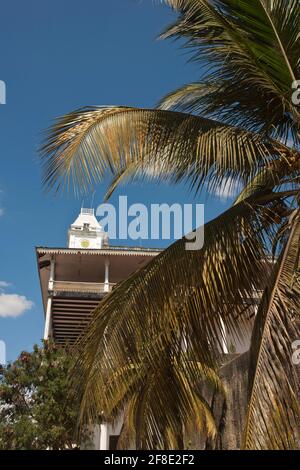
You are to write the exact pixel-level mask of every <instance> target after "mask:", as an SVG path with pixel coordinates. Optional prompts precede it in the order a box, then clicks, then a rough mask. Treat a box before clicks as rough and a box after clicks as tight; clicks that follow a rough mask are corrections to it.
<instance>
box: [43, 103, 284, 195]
mask: <svg viewBox="0 0 300 470" xmlns="http://www.w3.org/2000/svg"><path fill="white" fill-rule="evenodd" d="M41 152H42V155H43V158H44V184H45V185H46V186H48V187H50V188H53V187H55V188H56V189H58V188H59V187H60V186H63V185H67V186H69V184H70V183H71V182H73V183H74V186H75V187H77V189H79V190H86V189H87V188H89V187H91V186H92V185H93V184H95V183H98V182H101V181H103V178H104V176H105V175H107V174H110V175H111V176H113V177H117V178H118V177H120V176H121V175H122V177H128V176H130V177H131V178H137V177H139V178H141V177H142V176H144V177H148V178H153V177H157V178H159V179H160V180H169V181H172V182H177V181H185V182H188V184H189V185H190V187H191V188H193V189H194V190H198V189H199V188H200V187H201V185H202V183H203V181H204V180H205V179H209V180H210V181H211V182H213V183H214V184H215V185H217V184H218V183H220V181H221V180H222V178H223V177H224V176H228V175H231V176H233V177H236V178H244V179H245V178H247V177H249V175H252V173H255V171H256V169H257V168H258V167H259V165H261V164H262V163H263V162H266V161H267V160H268V159H271V158H278V157H279V156H280V154H281V151H280V146H279V145H277V144H276V143H274V142H270V141H268V140H265V139H264V138H261V137H260V136H259V135H257V134H254V133H249V132H246V131H243V130H240V129H238V128H233V127H230V126H226V125H224V124H221V123H219V122H217V121H212V120H209V119H202V118H200V117H197V116H192V115H188V114H183V113H176V112H171V111H160V110H151V109H135V108H126V107H111V108H101V107H98V108H97V107H96V108H87V109H81V110H78V111H75V112H73V113H70V114H68V115H66V116H64V117H62V118H60V119H58V120H57V121H56V123H55V124H54V125H53V127H52V128H51V129H50V130H49V133H48V135H47V140H46V142H45V144H44V145H43V147H42V149H41Z"/></svg>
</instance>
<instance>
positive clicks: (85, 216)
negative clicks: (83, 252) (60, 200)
mask: <svg viewBox="0 0 300 470" xmlns="http://www.w3.org/2000/svg"><path fill="white" fill-rule="evenodd" d="M104 246H106V247H107V246H108V236H107V234H106V233H105V232H104V230H103V229H102V226H101V225H100V224H99V222H98V220H97V219H96V217H95V214H94V209H81V211H80V214H79V216H78V217H77V219H76V220H75V222H74V223H73V224H72V225H71V227H70V229H69V232H68V247H69V248H79V249H93V250H101V248H103V247H104Z"/></svg>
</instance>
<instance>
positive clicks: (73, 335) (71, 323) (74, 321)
mask: <svg viewBox="0 0 300 470" xmlns="http://www.w3.org/2000/svg"><path fill="white" fill-rule="evenodd" d="M159 252H160V250H158V249H147V248H134V247H124V246H123V247H117V246H109V240H108V237H107V234H106V233H105V232H104V231H103V229H102V227H101V225H100V224H99V222H98V221H97V219H96V217H95V215H94V210H93V209H81V212H80V214H79V216H78V217H77V219H76V220H75V222H74V223H73V224H72V225H71V226H70V229H69V232H68V247H67V248H48V247H37V248H36V256H37V265H38V272H39V278H40V286H41V293H42V301H43V306H44V312H45V329H44V339H45V340H47V339H49V338H53V340H54V341H55V342H56V343H57V344H61V345H66V344H73V343H74V342H75V341H76V339H77V338H78V336H79V334H80V333H81V332H82V330H83V328H84V327H85V326H86V325H87V323H88V321H89V319H90V318H91V314H92V311H93V310H94V308H95V307H96V306H97V305H98V303H99V301H100V300H101V299H102V298H103V297H104V296H105V295H106V294H107V293H108V292H110V291H111V290H112V289H113V288H114V286H115V285H116V284H117V283H118V282H120V281H122V280H124V279H126V278H128V277H129V276H130V275H131V274H132V273H133V272H135V271H137V270H138V269H140V268H141V267H143V266H145V265H146V264H147V263H148V262H149V261H150V260H151V259H152V258H153V257H154V256H156V255H157V254H158V253H159ZM119 432H120V430H119V429H118V426H116V428H114V429H113V428H112V427H111V426H110V425H101V426H100V427H99V428H96V431H95V436H94V444H95V448H96V449H102V450H105V449H108V448H112V447H114V445H115V441H116V436H117V435H118V434H119Z"/></svg>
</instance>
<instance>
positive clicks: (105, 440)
mask: <svg viewBox="0 0 300 470" xmlns="http://www.w3.org/2000/svg"><path fill="white" fill-rule="evenodd" d="M100 450H109V430H108V424H101V425H100Z"/></svg>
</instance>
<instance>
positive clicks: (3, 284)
mask: <svg viewBox="0 0 300 470" xmlns="http://www.w3.org/2000/svg"><path fill="white" fill-rule="evenodd" d="M10 286H11V283H10V282H6V281H0V289H5V288H6V287H10Z"/></svg>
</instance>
